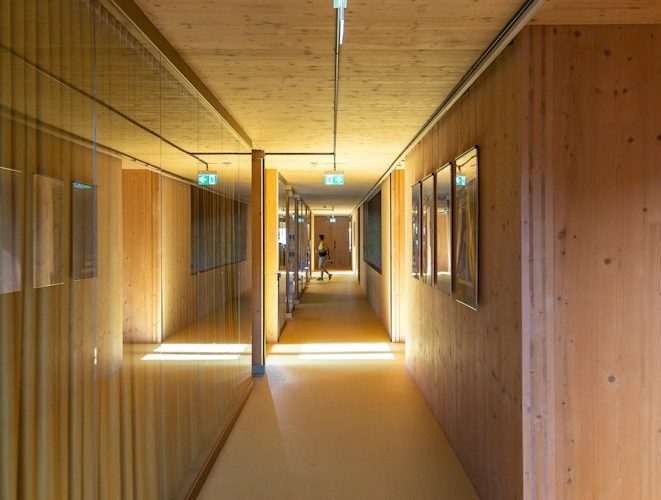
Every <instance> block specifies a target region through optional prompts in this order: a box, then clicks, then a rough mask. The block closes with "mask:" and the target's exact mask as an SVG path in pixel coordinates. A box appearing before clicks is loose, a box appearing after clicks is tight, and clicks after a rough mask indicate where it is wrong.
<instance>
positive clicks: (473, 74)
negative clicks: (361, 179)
mask: <svg viewBox="0 0 661 500" xmlns="http://www.w3.org/2000/svg"><path fill="white" fill-rule="evenodd" d="M545 1H546V0H527V1H526V2H525V3H524V4H523V5H522V6H521V8H520V9H519V10H518V11H517V13H516V14H515V15H514V17H513V18H512V19H510V21H509V22H508V23H507V24H506V25H505V27H504V28H503V29H502V30H501V31H500V33H498V35H497V36H496V38H495V39H494V40H493V41H492V42H491V43H490V44H489V46H488V47H487V48H486V50H485V51H484V52H482V54H481V55H480V57H479V58H478V59H477V61H475V63H473V65H472V66H471V67H470V69H469V70H468V71H467V72H466V73H465V74H464V76H463V77H462V78H461V80H459V83H458V84H457V85H456V86H455V87H454V88H453V89H452V91H451V92H450V94H449V95H448V96H447V97H446V98H445V100H444V101H443V102H442V103H441V105H440V106H439V107H438V108H437V109H436V111H435V112H434V114H433V115H432V116H431V117H430V118H429V119H428V120H427V121H426V122H425V124H424V125H423V126H422V128H421V129H420V130H419V131H418V133H417V134H415V136H414V137H413V139H411V141H410V142H409V143H408V144H407V145H406V147H405V148H404V149H403V150H402V152H401V153H399V155H397V158H395V160H394V161H393V162H392V163H391V164H390V167H388V170H386V172H385V173H384V174H383V175H382V176H381V177H380V178H379V180H378V181H376V183H375V184H374V185H373V186H372V188H371V189H370V190H369V191H368V192H367V194H366V195H365V197H364V198H363V199H362V200H361V201H360V202H359V203H358V205H356V206H355V207H354V209H353V211H352V213H354V212H355V211H356V210H357V209H358V208H359V207H360V206H361V205H362V204H363V203H365V202H366V201H367V200H368V199H369V198H370V196H372V194H373V193H374V192H375V191H376V190H377V188H378V187H379V186H380V185H381V183H382V182H383V181H384V180H385V178H386V177H387V176H388V175H390V173H391V172H392V171H393V170H394V169H395V167H396V166H397V164H398V163H399V162H400V161H401V160H403V159H404V158H405V157H406V155H407V154H409V152H410V151H411V150H412V149H413V148H414V147H415V146H416V145H417V144H418V142H420V141H421V140H422V138H423V137H424V136H425V135H426V134H427V133H428V132H429V131H430V130H431V129H432V127H433V126H434V125H436V123H438V121H439V120H440V119H441V118H442V117H443V116H444V115H445V114H446V113H447V112H448V111H449V110H450V109H451V108H452V106H454V105H455V104H456V102H457V101H458V100H459V98H460V97H461V96H462V95H463V94H464V93H465V92H466V91H467V90H468V89H469V88H470V87H471V85H473V84H474V83H475V81H476V80H477V79H478V78H479V77H480V76H481V75H482V73H484V71H485V70H486V69H487V68H488V67H489V66H490V65H491V63H492V62H493V61H494V60H495V59H496V58H497V57H498V56H499V55H500V53H501V52H502V51H503V50H504V49H505V47H507V45H508V44H509V43H510V42H511V41H512V40H513V39H514V38H515V37H516V35H518V34H519V33H520V32H521V30H522V29H523V28H524V27H525V26H526V24H528V22H529V21H530V20H531V19H532V17H533V16H534V15H535V13H536V12H537V10H538V9H539V8H540V7H541V6H542V5H543V4H544V3H545Z"/></svg>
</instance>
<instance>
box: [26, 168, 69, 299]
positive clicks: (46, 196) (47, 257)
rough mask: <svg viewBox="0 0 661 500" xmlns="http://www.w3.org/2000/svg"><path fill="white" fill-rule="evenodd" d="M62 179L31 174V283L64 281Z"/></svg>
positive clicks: (36, 285) (45, 283)
mask: <svg viewBox="0 0 661 500" xmlns="http://www.w3.org/2000/svg"><path fill="white" fill-rule="evenodd" d="M63 193H64V182H62V181H61V180H59V179H53V178H52V177H45V176H43V175H35V176H34V205H33V244H34V255H33V259H34V262H33V263H34V287H35V288H41V287H45V286H52V285H60V284H62V283H63V282H64V266H63V261H64V259H63V258H62V257H63V255H62V254H63V252H64V248H63V241H62V209H63V207H62V197H63Z"/></svg>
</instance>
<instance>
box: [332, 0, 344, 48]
mask: <svg viewBox="0 0 661 500" xmlns="http://www.w3.org/2000/svg"><path fill="white" fill-rule="evenodd" d="M333 8H334V9H337V28H338V36H337V39H338V43H339V44H340V45H342V42H344V9H346V8H347V0H333Z"/></svg>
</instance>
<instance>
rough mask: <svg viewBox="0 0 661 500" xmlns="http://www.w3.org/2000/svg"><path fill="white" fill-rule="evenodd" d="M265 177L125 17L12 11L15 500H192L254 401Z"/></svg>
mask: <svg viewBox="0 0 661 500" xmlns="http://www.w3.org/2000/svg"><path fill="white" fill-rule="evenodd" d="M250 167H251V162H250V149H249V148H248V147H247V146H246V145H245V144H244V143H243V142H242V141H241V140H239V139H238V138H237V136H236V134H235V133H234V131H232V130H231V128H230V127H228V125H227V123H226V122H225V121H224V120H223V119H222V118H221V117H220V116H219V115H218V113H216V111H215V110H214V109H213V108H212V107H211V106H209V104H208V103H207V102H206V101H204V100H203V99H202V98H201V96H200V95H199V93H198V92H197V91H196V90H195V89H194V88H192V87H191V86H190V84H189V83H188V82H187V81H186V80H185V79H184V78H183V77H182V75H181V74H180V73H179V72H178V71H177V70H176V69H175V68H173V67H172V66H171V65H170V64H169V62H168V61H167V60H165V58H164V57H163V56H162V55H161V53H160V52H159V51H158V50H157V49H156V48H155V47H154V46H153V45H152V44H151V43H150V42H149V41H148V40H147V39H146V37H145V36H144V35H143V34H142V33H140V32H139V31H138V30H137V29H136V27H135V25H134V24H133V23H132V22H130V21H129V20H128V19H126V18H125V17H124V15H123V14H121V13H120V12H119V11H117V10H115V7H114V6H113V4H112V3H110V2H108V3H106V2H98V1H96V0H35V1H34V2H20V1H18V2H8V1H3V2H2V3H0V252H2V253H1V254H0V353H1V354H0V396H1V399H2V401H3V411H1V412H0V429H2V430H3V437H2V438H1V439H0V498H2V499H3V500H4V499H8V500H15V499H17V498H18V497H19V494H20V498H84V499H95V498H125V497H126V498H130V497H136V498H162V499H169V498H183V497H184V496H185V495H186V494H187V493H188V492H189V490H190V488H191V485H192V484H193V481H194V480H195V478H196V476H197V474H198V472H199V471H200V469H201V467H202V465H203V464H204V463H205V461H206V460H207V459H208V457H209V455H210V453H211V452H212V450H213V449H214V447H215V446H216V444H217V443H218V440H219V439H220V437H221V435H222V433H223V431H224V430H225V426H226V424H227V421H228V418H229V416H230V415H231V414H232V412H233V411H234V410H235V409H236V407H237V405H238V403H239V401H240V399H241V398H242V397H243V396H244V394H245V393H246V390H247V388H248V386H249V384H250V378H251V352H250V344H251V342H250V339H251V311H250V296H251V293H250V286H251V266H250V259H251V249H250V241H249V238H248V235H249V234H250V220H251V219H250V210H251V200H250V175H251V174H250V171H251V168H250ZM202 170H203V171H207V170H212V171H216V172H217V173H218V178H219V184H218V185H217V186H214V187H210V188H204V189H203V188H200V187H198V186H197V185H196V182H195V180H196V177H197V173H198V171H202Z"/></svg>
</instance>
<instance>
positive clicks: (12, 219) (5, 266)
mask: <svg viewBox="0 0 661 500" xmlns="http://www.w3.org/2000/svg"><path fill="white" fill-rule="evenodd" d="M22 185H23V173H22V172H20V171H18V170H10V169H7V168H2V167H0V294H3V293H14V292H20V291H21V290H22V288H23V279H22V274H21V271H22V270H21V248H22V245H21V239H22V234H23V231H22V226H21V221H22V212H23V210H22V193H23V189H22Z"/></svg>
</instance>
